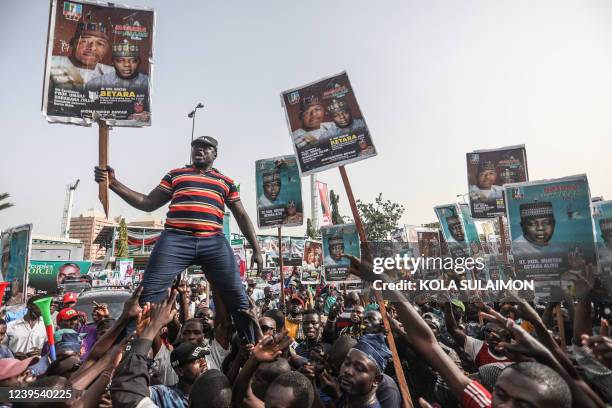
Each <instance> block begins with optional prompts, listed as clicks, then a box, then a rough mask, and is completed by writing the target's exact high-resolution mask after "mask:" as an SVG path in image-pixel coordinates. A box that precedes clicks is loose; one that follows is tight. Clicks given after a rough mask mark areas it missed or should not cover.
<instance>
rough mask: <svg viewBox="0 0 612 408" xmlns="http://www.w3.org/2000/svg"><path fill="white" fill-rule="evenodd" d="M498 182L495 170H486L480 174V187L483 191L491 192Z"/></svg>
mask: <svg viewBox="0 0 612 408" xmlns="http://www.w3.org/2000/svg"><path fill="white" fill-rule="evenodd" d="M496 181H497V173H496V172H495V170H484V171H481V172H480V173H478V187H480V188H481V189H483V190H490V189H491V187H492V186H493V185H494V184H495V182H496Z"/></svg>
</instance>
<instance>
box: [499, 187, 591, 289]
mask: <svg viewBox="0 0 612 408" xmlns="http://www.w3.org/2000/svg"><path fill="white" fill-rule="evenodd" d="M504 190H505V196H506V206H507V208H506V209H507V214H508V224H509V228H510V239H511V240H512V241H511V242H512V253H513V255H514V264H515V267H516V273H517V275H518V277H519V278H521V279H528V280H529V279H533V280H534V284H535V295H536V298H538V299H555V300H558V296H560V290H563V291H565V292H566V293H568V294H569V295H575V293H574V285H573V282H572V281H574V280H575V279H576V275H577V274H581V273H582V271H583V269H584V266H585V264H589V263H590V264H593V265H594V264H595V261H596V252H595V242H594V236H593V220H592V216H591V198H590V192H589V185H588V182H587V177H586V175H577V176H569V177H563V178H559V179H551V180H542V181H534V182H525V183H516V184H507V185H505V186H504Z"/></svg>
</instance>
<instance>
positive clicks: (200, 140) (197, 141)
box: [191, 136, 219, 149]
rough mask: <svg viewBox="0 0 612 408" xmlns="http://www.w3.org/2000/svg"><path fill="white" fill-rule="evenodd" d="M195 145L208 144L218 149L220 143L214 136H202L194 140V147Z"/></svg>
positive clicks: (192, 143)
mask: <svg viewBox="0 0 612 408" xmlns="http://www.w3.org/2000/svg"><path fill="white" fill-rule="evenodd" d="M195 144H206V145H209V146H212V147H214V148H215V149H216V148H217V146H218V145H219V142H217V139H215V138H214V137H212V136H200V137H198V138H197V139H194V140H193V142H191V145H192V146H193V145H195Z"/></svg>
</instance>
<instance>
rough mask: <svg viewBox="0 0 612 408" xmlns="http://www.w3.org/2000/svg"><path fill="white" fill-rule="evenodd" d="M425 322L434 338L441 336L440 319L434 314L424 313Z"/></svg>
mask: <svg viewBox="0 0 612 408" xmlns="http://www.w3.org/2000/svg"><path fill="white" fill-rule="evenodd" d="M423 320H425V323H427V325H428V326H429V328H430V329H431V331H432V332H433V334H434V336H436V338H438V337H439V336H440V319H438V318H437V317H436V315H434V314H433V313H430V312H427V313H423Z"/></svg>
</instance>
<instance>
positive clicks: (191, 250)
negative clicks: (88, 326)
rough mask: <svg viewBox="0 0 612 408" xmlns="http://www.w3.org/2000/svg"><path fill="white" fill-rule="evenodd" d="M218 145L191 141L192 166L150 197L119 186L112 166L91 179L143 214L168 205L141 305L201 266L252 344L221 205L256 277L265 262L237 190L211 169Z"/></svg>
mask: <svg viewBox="0 0 612 408" xmlns="http://www.w3.org/2000/svg"><path fill="white" fill-rule="evenodd" d="M217 145H218V143H217V140H216V139H215V138H213V137H210V136H201V137H199V138H197V139H195V140H194V141H193V142H192V143H191V158H192V163H193V164H192V165H190V166H186V167H182V168H178V169H174V170H170V171H169V172H168V174H166V175H165V176H164V177H163V178H162V180H161V182H160V183H159V185H158V186H157V187H156V188H154V189H153V191H151V192H150V193H149V194H148V195H145V194H141V193H137V192H135V191H133V190H131V189H130V188H128V187H126V186H125V185H124V184H122V183H121V182H120V181H119V180H117V178H116V177H115V171H114V170H113V169H112V168H111V167H106V168H105V169H103V168H100V167H96V168H95V179H96V182H98V183H101V182H103V181H105V180H106V179H107V178H108V183H109V187H110V189H111V190H112V191H114V192H115V193H116V194H117V195H119V197H121V198H122V199H123V200H125V201H126V202H127V203H128V204H130V205H131V206H133V207H135V208H137V209H139V210H142V211H146V212H151V211H155V210H156V209H158V208H160V207H161V206H163V205H164V204H166V203H167V202H169V201H170V208H169V210H168V213H167V216H166V224H165V226H164V227H165V228H164V231H163V232H162V234H161V237H160V239H159V241H158V242H157V244H155V247H154V248H153V251H152V252H151V257H150V258H149V263H148V265H147V268H146V270H145V273H144V279H143V282H142V286H143V293H142V295H141V296H140V303H141V304H144V303H145V302H152V303H159V302H160V301H161V300H162V299H163V298H164V296H165V295H166V290H167V289H168V287H170V285H171V284H172V281H173V280H174V279H175V277H176V276H177V275H178V274H180V273H181V272H182V271H184V270H185V269H186V268H187V267H189V266H191V265H201V266H202V269H203V270H204V273H205V274H206V278H207V279H208V281H209V282H211V283H212V284H213V285H214V286H215V287H216V288H217V289H218V290H219V292H220V294H221V297H222V299H223V302H224V303H225V305H226V306H227V308H228V311H229V312H230V314H231V316H232V318H233V319H234V323H235V325H236V331H237V332H238V334H239V335H240V337H241V338H242V339H243V340H246V341H247V342H248V343H254V341H255V332H254V328H253V323H252V321H251V320H250V318H249V317H248V316H247V315H246V314H244V313H240V312H238V310H246V309H249V301H248V298H247V294H246V292H245V290H244V286H243V285H242V283H241V282H240V273H239V271H238V265H237V264H236V260H235V259H234V253H233V251H232V248H231V247H230V245H229V242H227V240H226V239H225V237H224V235H223V215H224V212H225V205H227V206H228V207H229V209H230V210H231V211H232V213H233V215H234V217H235V218H236V222H237V223H238V226H239V227H240V230H241V231H242V233H243V234H244V235H245V237H246V238H247V240H248V241H249V243H250V244H251V246H252V248H253V249H254V252H253V257H252V258H251V266H253V263H254V262H257V269H258V272H259V273H261V269H262V267H263V260H262V255H261V250H260V249H259V245H258V244H257V238H256V235H255V230H254V229H253V224H252V223H251V220H250V219H249V216H248V215H247V213H246V211H245V210H244V207H243V206H242V202H241V201H240V194H239V192H238V188H237V187H236V185H235V184H234V181H233V180H232V179H230V178H229V177H226V176H224V175H223V174H221V173H220V172H219V171H218V170H217V169H215V168H213V163H214V161H215V159H216V158H217Z"/></svg>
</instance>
